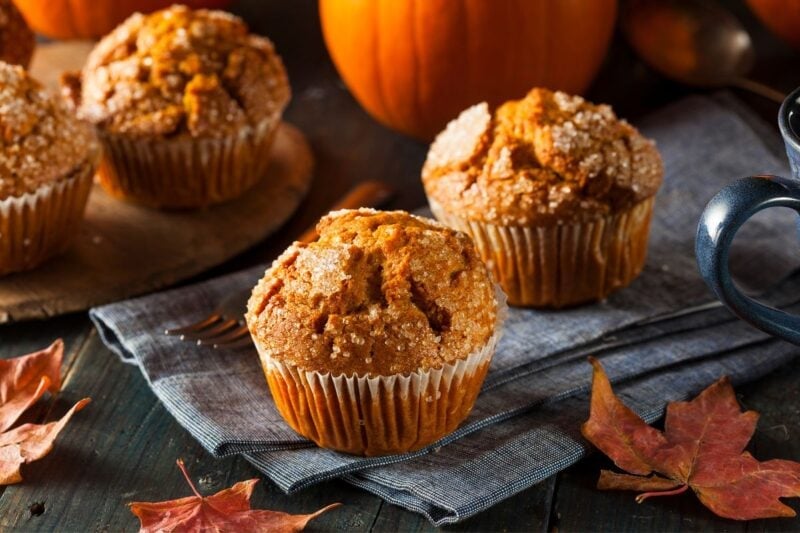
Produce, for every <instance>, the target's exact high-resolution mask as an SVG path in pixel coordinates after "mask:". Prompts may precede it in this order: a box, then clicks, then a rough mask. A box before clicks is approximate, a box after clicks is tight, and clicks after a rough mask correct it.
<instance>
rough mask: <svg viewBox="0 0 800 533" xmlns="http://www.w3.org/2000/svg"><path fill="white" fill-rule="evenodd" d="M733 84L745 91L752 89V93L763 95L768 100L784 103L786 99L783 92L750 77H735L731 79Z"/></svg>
mask: <svg viewBox="0 0 800 533" xmlns="http://www.w3.org/2000/svg"><path fill="white" fill-rule="evenodd" d="M731 85H733V86H734V87H738V88H740V89H744V90H745V91H750V92H751V93H754V94H757V95H759V96H763V97H764V98H766V99H767V100H772V101H773V102H775V103H778V104H782V103H783V101H784V100H785V99H786V95H785V94H783V93H782V92H780V91H778V90H775V89H773V88H772V87H769V86H768V85H764V84H763V83H759V82H757V81H754V80H751V79H749V78H734V79H732V80H731Z"/></svg>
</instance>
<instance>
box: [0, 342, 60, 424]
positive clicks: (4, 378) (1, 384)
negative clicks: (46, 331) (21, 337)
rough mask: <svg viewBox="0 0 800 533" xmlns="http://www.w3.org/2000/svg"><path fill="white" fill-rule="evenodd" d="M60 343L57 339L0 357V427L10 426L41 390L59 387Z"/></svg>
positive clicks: (35, 399) (33, 401)
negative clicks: (25, 352) (39, 347)
mask: <svg viewBox="0 0 800 533" xmlns="http://www.w3.org/2000/svg"><path fill="white" fill-rule="evenodd" d="M63 356H64V343H63V342H62V341H61V339H58V340H57V341H55V342H54V343H53V344H51V345H50V346H49V347H47V348H45V349H44V350H39V351H38V352H34V353H31V354H28V355H23V356H22V357H15V358H13V359H0V431H5V430H6V429H8V428H10V427H11V426H12V425H13V424H14V422H16V421H17V419H18V418H19V417H20V415H21V414H22V413H23V412H25V410H26V409H28V408H29V407H30V406H31V405H33V404H34V403H36V401H37V400H39V398H41V397H42V396H43V395H44V393H45V392H47V391H50V392H55V391H57V390H59V389H60V388H61V374H60V372H61V359H62V358H63Z"/></svg>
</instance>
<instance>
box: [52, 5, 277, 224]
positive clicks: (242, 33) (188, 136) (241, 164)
mask: <svg viewBox="0 0 800 533" xmlns="http://www.w3.org/2000/svg"><path fill="white" fill-rule="evenodd" d="M62 81H63V86H64V92H65V94H66V95H67V96H68V98H69V99H70V100H71V101H72V102H73V103H74V104H75V106H76V109H77V114H78V116H79V117H80V118H81V119H83V120H86V121H88V122H90V123H92V124H94V125H95V126H96V129H97V132H98V134H99V137H100V139H101V141H102V143H103V145H104V147H105V151H106V157H105V159H104V161H103V164H102V165H101V168H100V183H101V184H102V185H103V187H104V188H105V190H106V191H107V192H109V193H110V194H112V195H113V196H116V197H119V198H123V199H127V200H131V201H134V202H138V203H142V204H145V205H149V206H153V207H168V208H187V207H200V206H205V205H210V204H215V203H219V202H223V201H226V200H229V199H232V198H235V197H237V196H239V195H241V194H242V193H243V192H245V191H246V190H247V189H249V188H250V187H252V186H253V185H255V184H256V183H257V182H258V181H259V180H260V179H261V178H262V177H263V176H264V172H265V170H266V168H267V164H268V162H269V161H268V154H269V148H270V145H271V143H272V140H273V138H274V135H275V131H276V129H277V127H278V125H279V123H280V119H281V114H282V112H283V109H284V108H285V107H286V104H287V103H288V101H289V97H290V90H289V83H288V80H287V78H286V72H285V70H284V68H283V64H282V63H281V60H280V58H279V57H278V55H277V54H276V53H275V50H274V48H273V46H272V43H271V42H270V41H269V40H268V39H266V38H264V37H259V36H256V35H251V34H249V33H248V28H247V26H246V25H245V23H244V22H243V21H242V20H241V19H239V18H238V17H235V16H233V15H231V14H229V13H226V12H223V11H209V10H196V11H193V10H191V9H189V8H187V7H185V6H172V7H171V8H169V9H165V10H162V11H157V12H155V13H152V14H150V15H142V14H139V13H137V14H134V15H132V16H131V17H130V18H128V19H127V20H126V21H125V22H123V23H122V24H121V25H120V26H118V27H117V28H116V29H114V30H113V31H112V32H111V33H110V34H109V35H107V36H106V37H104V38H103V39H102V40H101V41H100V42H99V43H98V44H97V46H96V47H95V48H94V50H93V51H92V53H91V54H90V55H89V58H88V59H87V62H86V65H85V66H84V68H83V70H82V71H81V73H80V74H79V75H78V74H70V75H66V76H65V77H64V78H63V80H62Z"/></svg>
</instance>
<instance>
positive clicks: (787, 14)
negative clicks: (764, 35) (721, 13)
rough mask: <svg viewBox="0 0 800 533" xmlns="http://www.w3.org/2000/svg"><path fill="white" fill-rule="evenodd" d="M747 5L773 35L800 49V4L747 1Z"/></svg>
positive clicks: (794, 1)
mask: <svg viewBox="0 0 800 533" xmlns="http://www.w3.org/2000/svg"><path fill="white" fill-rule="evenodd" d="M747 5H749V6H750V9H752V10H753V11H754V12H755V14H756V15H758V18H760V19H761V22H763V23H764V25H765V26H766V27H767V28H769V29H770V30H772V32H773V33H774V34H775V35H777V36H778V37H780V38H781V39H783V40H784V41H786V42H787V43H789V44H790V45H792V46H794V47H795V48H798V49H800V2H798V1H797V0H747Z"/></svg>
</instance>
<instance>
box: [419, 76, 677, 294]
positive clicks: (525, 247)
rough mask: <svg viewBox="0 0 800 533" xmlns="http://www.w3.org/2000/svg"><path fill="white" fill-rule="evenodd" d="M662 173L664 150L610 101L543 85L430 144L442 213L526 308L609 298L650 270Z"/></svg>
mask: <svg viewBox="0 0 800 533" xmlns="http://www.w3.org/2000/svg"><path fill="white" fill-rule="evenodd" d="M662 177H663V165H662V162H661V157H660V155H659V154H658V151H657V150H656V148H655V144H654V143H653V142H652V141H650V140H648V139H646V138H644V137H643V136H642V135H641V134H639V132H638V131H637V130H636V129H635V128H634V127H633V126H631V125H630V124H628V123H627V122H625V121H624V120H620V119H618V118H617V117H616V116H615V114H614V112H613V111H612V110H611V108H610V107H609V106H607V105H593V104H591V103H589V102H587V101H585V100H584V99H583V98H581V97H579V96H569V95H567V94H564V93H562V92H551V91H549V90H546V89H533V90H532V91H531V92H530V93H529V94H528V95H527V96H526V97H525V98H523V99H522V100H518V101H511V102H507V103H505V104H503V105H502V106H501V107H499V108H498V109H497V110H496V111H495V112H494V113H492V112H490V110H489V108H488V106H487V105H486V104H478V105H475V106H473V107H471V108H469V109H467V110H466V111H464V112H463V113H461V115H460V116H459V117H458V118H457V119H455V120H453V121H452V122H451V123H450V124H449V125H448V126H447V128H446V129H445V130H444V131H443V132H442V133H440V134H439V136H438V137H437V139H436V140H435V141H434V143H433V144H432V145H431V148H430V151H429V152H428V157H427V160H426V162H425V165H424V167H423V170H422V181H423V184H424V186H425V192H426V194H427V197H428V200H429V202H430V206H431V210H432V211H433V213H434V215H435V216H436V218H438V219H439V220H440V221H442V222H444V223H445V224H447V225H449V226H451V227H453V228H456V229H459V230H461V231H464V232H466V233H468V234H469V235H471V236H472V238H473V239H474V240H475V244H476V246H477V247H478V250H479V251H480V253H481V256H482V257H483V258H484V260H485V261H487V263H489V265H490V267H491V269H492V271H493V272H494V275H495V278H496V279H497V280H498V281H499V282H500V285H501V286H502V287H503V290H504V291H505V292H506V294H507V295H508V300H509V303H511V304H512V305H519V306H533V307H564V306H570V305H575V304H580V303H583V302H589V301H593V300H600V299H603V298H605V297H606V296H607V295H608V294H610V293H611V292H613V291H614V290H617V289H619V288H621V287H625V286H627V285H628V284H630V283H631V281H633V279H634V278H636V276H638V275H639V273H640V272H641V270H642V267H643V266H644V262H645V256H646V251H647V238H648V233H649V229H650V219H651V216H652V210H653V201H654V196H655V194H656V192H657V191H658V188H659V186H660V185H661V181H662Z"/></svg>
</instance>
